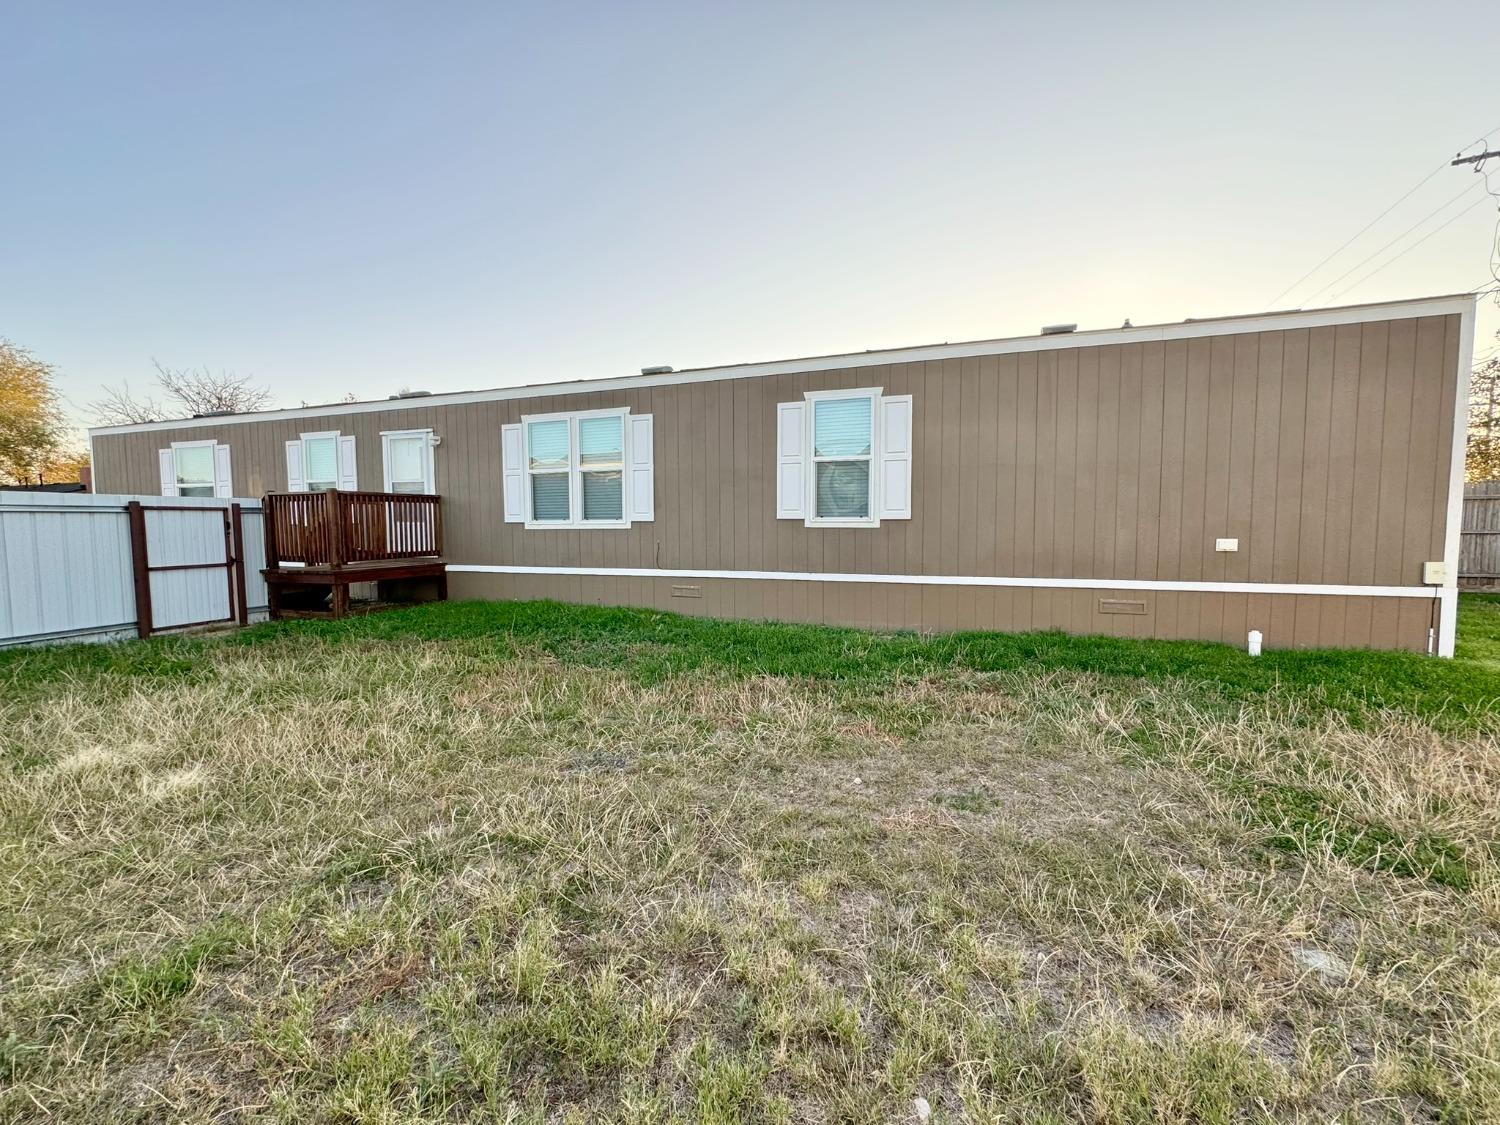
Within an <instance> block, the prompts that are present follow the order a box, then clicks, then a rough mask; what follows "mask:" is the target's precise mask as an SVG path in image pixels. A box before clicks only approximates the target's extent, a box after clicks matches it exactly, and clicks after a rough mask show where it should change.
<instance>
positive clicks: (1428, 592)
mask: <svg viewBox="0 0 1500 1125" xmlns="http://www.w3.org/2000/svg"><path fill="white" fill-rule="evenodd" d="M448 571H449V573H450V574H551V575H570V574H571V575H579V576H589V577H598V578H726V579H749V580H752V581H760V582H870V583H876V584H879V585H893V586H1017V587H1024V588H1029V589H1050V590H1161V591H1181V592H1183V593H1196V594H1315V595H1322V596H1325V597H1345V598H1423V599H1426V600H1428V601H1430V600H1432V599H1433V598H1435V597H1437V596H1438V593H1439V587H1435V586H1338V585H1320V584H1317V583H1297V582H1176V581H1156V580H1153V579H1139V578H1009V577H1006V578H1001V577H990V576H985V575H969V574H848V573H840V574H832V573H830V574H820V573H816V572H813V571H801V570H659V569H655V568H652V567H624V566H617V567H610V566H486V565H482V564H479V563H467V564H466V563H449V564H448Z"/></svg>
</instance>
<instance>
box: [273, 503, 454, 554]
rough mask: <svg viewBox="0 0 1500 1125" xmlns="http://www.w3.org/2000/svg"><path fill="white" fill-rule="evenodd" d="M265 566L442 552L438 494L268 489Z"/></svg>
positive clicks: (440, 512) (440, 514) (441, 524)
mask: <svg viewBox="0 0 1500 1125" xmlns="http://www.w3.org/2000/svg"><path fill="white" fill-rule="evenodd" d="M265 519H266V565H267V566H268V567H271V568H273V569H274V568H275V567H278V566H280V565H281V564H282V563H300V564H301V565H303V566H323V567H330V568H333V569H337V568H339V567H344V566H350V565H355V564H358V563H367V562H382V561H387V560H393V559H420V558H429V557H432V558H436V557H440V556H441V555H442V553H443V507H442V500H441V497H437V496H427V495H418V494H415V493H408V492H340V491H339V490H338V489H334V488H330V489H327V490H325V491H322V492H271V493H267V494H266V497H265Z"/></svg>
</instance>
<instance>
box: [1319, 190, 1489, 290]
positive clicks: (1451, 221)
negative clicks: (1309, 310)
mask: <svg viewBox="0 0 1500 1125" xmlns="http://www.w3.org/2000/svg"><path fill="white" fill-rule="evenodd" d="M1487 201H1488V198H1487V197H1486V198H1485V199H1476V200H1474V202H1473V203H1471V204H1470V205H1469V206H1467V207H1465V208H1464V209H1463V210H1462V211H1460V212H1459V213H1458V214H1456V215H1454V216H1453V217H1452V218H1450V219H1449V220H1448V221H1447V222H1446V223H1443V224H1442V225H1441V226H1439V227H1435V228H1433V229H1432V230H1430V231H1428V232H1427V233H1426V234H1424V235H1423V236H1422V237H1421V238H1419V239H1417V240H1416V241H1415V242H1413V243H1412V244H1411V245H1410V246H1408V247H1407V248H1406V249H1405V250H1402V251H1401V252H1400V253H1399V254H1397V255H1395V256H1394V257H1391V258H1387V259H1386V260H1385V261H1384V262H1382V263H1381V264H1380V265H1378V266H1376V267H1375V268H1374V269H1372V270H1371V271H1370V272H1369V273H1367V274H1365V276H1364V277H1362V278H1360V279H1359V280H1358V281H1356V282H1355V283H1354V284H1353V285H1351V286H1349V287H1348V288H1347V289H1342V290H1340V291H1339V292H1338V293H1335V294H1334V295H1333V296H1335V297H1342V296H1343V295H1344V294H1345V293H1347V292H1349V290H1350V289H1357V288H1359V287H1360V286H1361V285H1363V284H1364V283H1365V282H1367V281H1369V280H1370V278H1372V277H1374V276H1375V275H1376V274H1377V273H1379V272H1380V271H1381V270H1383V269H1385V267H1386V266H1388V265H1390V264H1391V263H1393V262H1398V261H1400V260H1401V259H1402V258H1404V257H1406V255H1408V254H1410V253H1411V252H1412V251H1413V250H1415V249H1416V248H1417V247H1418V246H1420V245H1422V243H1424V242H1426V241H1427V240H1428V239H1429V238H1431V237H1432V236H1433V235H1435V234H1437V233H1438V231H1440V230H1444V229H1446V228H1448V227H1450V226H1452V225H1453V224H1454V223H1456V222H1457V221H1458V220H1459V219H1462V218H1463V217H1464V216H1465V215H1467V214H1468V213H1469V212H1470V211H1472V210H1474V208H1475V207H1478V206H1479V205H1480V204H1481V203H1485V202H1487ZM1448 202H1449V203H1451V202H1452V200H1449V201H1448ZM1446 206H1448V204H1447V203H1445V204H1443V207H1446ZM1438 210H1439V211H1441V210H1442V207H1439V208H1438ZM1429 217H1430V216H1429ZM1423 222H1426V220H1425V219H1424V220H1423ZM1402 237H1405V236H1404V235H1403V236H1402ZM1397 241H1399V239H1398V240H1397ZM1387 245H1389V243H1387ZM1376 253H1377V254H1378V253H1379V251H1378V250H1377V251H1376ZM1365 261H1369V259H1368V258H1366V259H1365ZM1361 265H1363V263H1361ZM1358 268H1359V267H1358V266H1356V267H1355V269H1358ZM1350 272H1351V273H1352V272H1353V271H1352V270H1351V271H1350ZM1344 276H1345V277H1347V276H1348V274H1345V275H1344ZM1335 284H1337V282H1335ZM1331 299H1332V298H1330V300H1331Z"/></svg>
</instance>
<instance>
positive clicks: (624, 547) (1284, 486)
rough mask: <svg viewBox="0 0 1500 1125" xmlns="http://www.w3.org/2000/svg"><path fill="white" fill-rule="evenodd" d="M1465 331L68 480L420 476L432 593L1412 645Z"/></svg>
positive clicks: (477, 428) (412, 434)
mask: <svg viewBox="0 0 1500 1125" xmlns="http://www.w3.org/2000/svg"><path fill="white" fill-rule="evenodd" d="M1473 329H1474V299H1473V298H1472V297H1471V296H1469V295H1461V296H1452V297H1436V298H1427V299H1421V300H1410V301H1398V302H1391V303H1385V304H1371V305H1358V306H1352V307H1345V308H1336V309H1323V310H1314V311H1306V310H1296V311H1291V312H1277V313H1267V314H1262V315H1255V316H1242V317H1225V318H1219V319H1209V320H1187V321H1183V322H1181V323H1173V324H1161V325H1154V326H1142V327H1126V328H1121V329H1113V330H1107V331H1085V332H1078V331H1056V330H1049V331H1046V332H1043V333H1042V334H1040V335H1036V336H1028V337H1022V338H1015V339H997V340H981V341H975V342H971V343H957V344H955V343H945V344H936V345H929V346H924V347H911V348H899V349H892V350H886V351H866V352H858V353H853V354H848V355H833V356H820V357H816V358H811V359H795V360H782V361H776V362H769V363H747V364H742V365H737V366H727V367H711V368H698V369H693V370H671V369H667V368H647V369H645V370H644V371H643V372H642V373H641V374H639V375H634V374H632V375H630V376H628V377H621V378H600V379H594V380H589V381H584V382H569V383H556V384H548V385H540V386H510V387H500V388H496V389H494V390H483V391H467V392H461V393H452V394H446V393H445V394H431V395H425V396H420V397H413V396H407V397H400V398H396V399H389V400H382V401H375V402H353V403H336V404H331V405H328V406H314V407H304V408H300V409H295V410H270V411H264V412H257V413H250V414H239V415H229V416H216V417H205V418H192V419H183V420H178V421H165V422H155V423H146V424H142V425H131V426H105V427H99V428H97V429H94V430H93V431H91V435H90V437H91V442H92V449H93V461H94V474H95V486H96V489H97V491H99V492H111V493H163V494H170V495H204V496H214V495H221V496H261V495H263V494H292V495H293V496H295V494H298V493H318V492H323V493H324V494H325V495H327V496H328V497H329V498H330V499H335V498H336V497H337V495H342V494H345V493H356V492H357V493H364V494H371V493H374V492H376V491H378V492H380V493H382V494H390V495H393V496H415V495H423V496H436V497H438V498H439V499H438V500H437V501H434V502H432V504H433V511H434V513H436V512H437V511H438V505H439V504H440V506H441V507H440V513H441V514H440V520H441V523H440V527H441V532H442V546H441V556H442V557H441V560H440V561H441V566H442V569H443V570H444V572H445V577H446V582H447V589H448V590H449V591H450V592H451V594H452V596H454V597H463V598H519V599H525V598H557V599H561V600H564V601H572V602H588V603H602V604H611V605H635V606H647V607H657V608H661V609H672V610H677V611H681V612H687V613H700V614H708V615H712V616H716V617H727V618H762V619H764V618H772V619H780V620H787V621H810V622H825V623H830V624H849V625H860V626H869V627H876V628H899V629H926V630H955V629H999V630H1027V629H1062V630H1067V631H1069V632H1074V633H1112V634H1118V635H1126V636H1138V637H1165V638H1201V639H1205V640H1216V641H1226V642H1229V643H1231V644H1237V645H1244V644H1245V643H1246V639H1247V636H1248V635H1249V633H1250V632H1251V631H1252V630H1254V631H1258V632H1260V633H1261V634H1262V636H1263V638H1264V644H1265V645H1266V646H1267V647H1309V646H1345V647H1373V648H1389V649H1408V650H1412V651H1416V652H1431V653H1436V654H1440V655H1445V656H1446V655H1452V651H1453V639H1454V625H1455V615H1456V610H1457V585H1456V583H1457V573H1456V572H1457V558H1458V542H1459V526H1460V512H1461V506H1462V478H1463V448H1464V426H1463V421H1462V420H1463V410H1464V403H1465V399H1466V396H1467V386H1468V370H1469V366H1470V360H1471V357H1472V348H1473ZM334 490H338V491H337V492H335V491H334ZM291 510H292V513H293V514H292V516H291V517H290V518H291V519H292V521H293V523H292V524H287V525H285V528H284V530H286V531H288V532H289V531H290V529H291V528H292V527H293V525H294V524H295V521H296V520H297V519H298V518H299V517H297V516H296V509H295V508H293V509H291ZM330 510H332V511H336V512H337V511H341V510H342V509H337V508H333V509H330ZM342 518H344V519H345V521H346V523H347V521H348V519H349V518H351V517H349V516H347V515H346V516H344V517H342ZM352 518H355V519H358V518H359V517H357V516H355V517H352ZM396 518H397V517H395V516H392V515H391V514H390V511H389V510H388V511H387V513H386V515H385V517H384V520H385V522H384V523H383V524H382V523H380V519H379V518H378V517H376V518H374V522H373V523H371V522H370V521H369V520H367V521H366V522H367V523H369V525H370V526H375V525H376V524H380V527H381V530H380V534H381V535H382V536H383V535H386V534H387V533H390V534H395V532H394V530H392V529H393V528H394V527H395V524H394V523H392V521H393V520H395V519H396ZM414 518H415V517H414ZM423 518H427V519H429V521H430V519H431V517H423ZM425 526H427V527H428V528H429V530H430V528H431V523H430V522H429V523H428V524H427V525H425ZM428 561H429V562H430V561H432V560H428Z"/></svg>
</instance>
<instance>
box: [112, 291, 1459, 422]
mask: <svg viewBox="0 0 1500 1125" xmlns="http://www.w3.org/2000/svg"><path fill="white" fill-rule="evenodd" d="M1475 300H1476V298H1475V297H1474V295H1473V294H1471V293H1463V294H1456V295H1451V296H1445V297H1424V298H1418V299H1414V300H1407V301H1387V302H1383V303H1380V304H1370V305H1348V306H1344V307H1342V308H1332V309H1314V310H1310V311H1307V312H1303V311H1302V310H1300V309H1299V310H1293V311H1289V312H1274V313H1257V314H1254V315H1251V316H1238V317H1220V318H1216V319H1213V320H1185V321H1182V322H1180V323H1176V324H1154V325H1141V326H1140V327H1138V328H1111V329H1100V330H1096V331H1086V332H1067V333H1061V334H1058V335H1054V336H1016V337H1009V338H1001V339H993V340H972V341H966V342H963V343H957V344H926V345H922V346H919V347H909V348H891V349H886V350H883V351H864V352H847V353H843V354H840V355H826V356H809V357H806V358H803V359H783V360H774V361H771V362H769V363H740V364H731V365H728V366H722V367H700V368H690V369H685V370H682V371H673V372H670V373H667V374H662V375H631V376H626V377H623V378H602V379H576V380H571V381H568V382H561V383H541V384H532V385H530V386H520V387H497V388H494V389H491V390H483V391H455V392H452V393H447V394H434V395H425V396H423V397H421V398H401V399H379V400H376V401H373V402H351V403H329V404H327V405H325V406H306V407H299V408H297V409H293V410H264V411H260V412H257V413H254V414H229V415H223V416H221V417H214V418H178V419H173V420H171V421H165V422H141V423H137V424H135V425H129V426H95V427H93V428H92V429H90V430H89V437H90V440H91V441H92V439H93V438H94V437H95V436H96V435H98V436H104V435H108V434H130V433H154V432H157V431H162V430H181V429H192V428H195V427H200V426H234V425H240V424H242V423H245V422H271V421H278V420H284V419H292V418H338V417H342V416H344V415H348V414H370V413H378V412H380V411H382V410H423V409H427V408H429V407H434V406H460V405H464V404H466V403H474V402H504V401H507V400H510V399H527V398H541V397H545V396H553V395H569V394H592V393H594V392H597V391H626V390H638V389H641V388H645V387H668V386H675V385H677V384H684V383H709V382H716V381H719V380H723V379H749V378H756V377H760V376H766V375H796V374H804V373H807V374H811V373H813V372H818V371H838V370H843V369H846V368H851V367H873V366H878V365H880V364H886V363H919V362H925V361H930V360H940V359H962V358H967V357H970V356H981V355H1009V354H1013V353H1018V352H1043V351H1057V350H1060V349H1066V348H1097V347H1104V346H1106V345H1109V344H1134V343H1143V342H1148V341H1156V340H1190V339H1198V338H1200V337H1204V336H1232V335H1236V334H1239V333H1245V332H1281V331H1286V330H1289V329H1293V328H1320V327H1326V326H1331V325H1339V324H1363V323H1366V322H1368V321H1378V320H1407V319H1411V318H1413V317H1421V316H1451V315H1454V314H1460V315H1461V314H1463V313H1464V312H1465V310H1467V311H1468V312H1469V313H1470V315H1472V313H1473V310H1474V302H1475Z"/></svg>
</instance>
